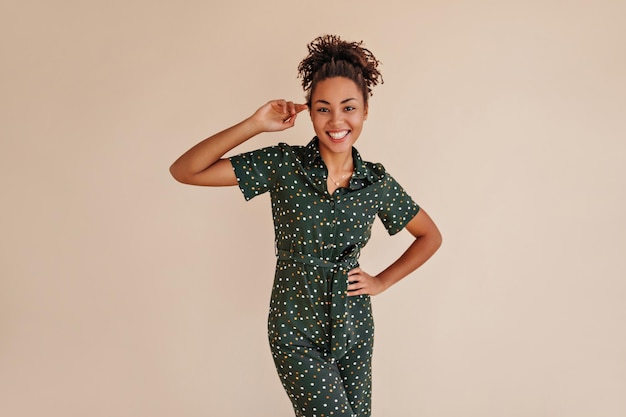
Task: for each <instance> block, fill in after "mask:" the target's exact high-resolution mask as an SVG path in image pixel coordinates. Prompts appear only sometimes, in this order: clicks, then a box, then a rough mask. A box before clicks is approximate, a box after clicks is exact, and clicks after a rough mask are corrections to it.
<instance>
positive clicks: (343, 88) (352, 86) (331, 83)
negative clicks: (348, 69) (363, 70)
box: [311, 77, 363, 103]
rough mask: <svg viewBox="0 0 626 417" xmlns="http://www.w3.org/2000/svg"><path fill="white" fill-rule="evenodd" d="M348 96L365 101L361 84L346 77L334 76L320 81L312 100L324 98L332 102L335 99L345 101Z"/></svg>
mask: <svg viewBox="0 0 626 417" xmlns="http://www.w3.org/2000/svg"><path fill="white" fill-rule="evenodd" d="M347 98H354V99H356V100H359V101H363V93H362V92H361V89H360V88H359V86H358V85H357V84H356V83H355V82H354V81H352V80H351V79H349V78H346V77H332V78H326V79H325V80H322V81H318V82H317V84H316V86H315V89H314V90H313V94H312V95H311V101H313V102H315V101H316V100H324V101H328V102H329V103H332V102H333V101H343V100H345V99H347Z"/></svg>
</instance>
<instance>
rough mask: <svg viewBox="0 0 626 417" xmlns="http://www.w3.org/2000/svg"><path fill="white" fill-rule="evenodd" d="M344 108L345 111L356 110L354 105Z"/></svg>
mask: <svg viewBox="0 0 626 417" xmlns="http://www.w3.org/2000/svg"><path fill="white" fill-rule="evenodd" d="M344 110H345V111H353V110H356V108H355V107H352V106H347V107H346V108H345V109H344Z"/></svg>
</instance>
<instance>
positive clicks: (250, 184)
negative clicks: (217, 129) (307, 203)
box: [229, 146, 285, 200]
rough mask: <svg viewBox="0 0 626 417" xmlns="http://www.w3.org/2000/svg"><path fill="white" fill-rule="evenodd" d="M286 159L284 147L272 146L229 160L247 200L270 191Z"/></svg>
mask: <svg viewBox="0 0 626 417" xmlns="http://www.w3.org/2000/svg"><path fill="white" fill-rule="evenodd" d="M284 158H285V150H284V147H282V146H270V147H267V148H262V149H257V150H255V151H251V152H246V153H242V154H239V155H236V156H232V157H230V158H229V160H230V163H231V164H232V166H233V170H234V171H235V176H236V177H237V183H238V184H239V189H240V190H241V192H242V193H243V196H244V197H245V199H246V200H250V199H251V198H253V197H256V196H257V195H259V194H263V193H264V192H266V191H268V190H270V189H271V188H272V187H273V186H274V184H275V183H276V180H277V178H278V169H279V168H280V166H282V162H283V160H284Z"/></svg>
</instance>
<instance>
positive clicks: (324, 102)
mask: <svg viewBox="0 0 626 417" xmlns="http://www.w3.org/2000/svg"><path fill="white" fill-rule="evenodd" d="M351 100H356V98H354V97H350V98H346V99H344V100H342V101H341V103H340V104H344V103H347V102H348V101H351ZM315 102H316V103H322V104H328V105H330V103H329V102H327V101H326V100H315Z"/></svg>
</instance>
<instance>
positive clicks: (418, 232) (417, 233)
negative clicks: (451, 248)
mask: <svg viewBox="0 0 626 417" xmlns="http://www.w3.org/2000/svg"><path fill="white" fill-rule="evenodd" d="M405 228H406V230H408V231H409V233H411V234H412V235H413V236H414V237H415V238H421V237H425V236H427V237H428V238H431V239H434V241H436V242H438V245H439V244H441V239H442V238H441V233H440V232H439V229H438V228H437V225H436V224H435V222H433V220H432V219H431V218H430V216H429V215H428V214H427V213H426V211H424V209H420V211H418V212H417V214H416V215H415V216H414V217H413V218H412V219H411V221H409V222H408V223H407V225H406V226H405Z"/></svg>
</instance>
